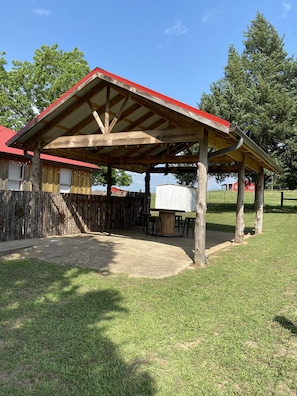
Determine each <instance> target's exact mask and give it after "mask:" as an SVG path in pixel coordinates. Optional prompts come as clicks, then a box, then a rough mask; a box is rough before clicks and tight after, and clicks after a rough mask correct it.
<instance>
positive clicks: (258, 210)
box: [255, 168, 264, 234]
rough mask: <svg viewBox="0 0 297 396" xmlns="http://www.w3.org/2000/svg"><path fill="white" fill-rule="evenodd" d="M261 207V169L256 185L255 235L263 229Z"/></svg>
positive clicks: (262, 189)
mask: <svg viewBox="0 0 297 396" xmlns="http://www.w3.org/2000/svg"><path fill="white" fill-rule="evenodd" d="M263 207H264V169H263V168H261V169H260V172H259V174H258V180H257V184H256V221H255V234H261V233H262V228H263Z"/></svg>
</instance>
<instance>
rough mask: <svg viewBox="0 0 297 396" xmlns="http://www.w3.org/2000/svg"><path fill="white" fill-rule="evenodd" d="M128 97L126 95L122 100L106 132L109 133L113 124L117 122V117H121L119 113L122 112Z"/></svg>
mask: <svg viewBox="0 0 297 396" xmlns="http://www.w3.org/2000/svg"><path fill="white" fill-rule="evenodd" d="M128 99H129V96H126V97H125V99H124V100H123V102H122V104H121V107H120V109H119V111H118V113H117V114H116V116H115V117H114V118H113V120H112V121H111V123H110V126H109V127H108V133H110V132H111V131H112V129H113V128H114V126H115V124H116V123H117V122H118V120H119V118H120V117H121V115H122V113H123V110H124V108H125V106H126V103H127V102H128Z"/></svg>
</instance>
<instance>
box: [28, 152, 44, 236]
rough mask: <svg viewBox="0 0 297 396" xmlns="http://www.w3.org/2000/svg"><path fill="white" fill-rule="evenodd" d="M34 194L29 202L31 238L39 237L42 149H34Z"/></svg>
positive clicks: (32, 180)
mask: <svg viewBox="0 0 297 396" xmlns="http://www.w3.org/2000/svg"><path fill="white" fill-rule="evenodd" d="M31 184H32V194H31V200H30V203H29V206H30V220H31V227H30V228H31V238H38V237H39V236H40V235H38V227H37V224H38V221H39V219H38V214H39V211H38V199H37V198H38V194H40V192H41V185H42V181H41V164H40V150H39V149H35V150H34V156H33V157H32V179H31Z"/></svg>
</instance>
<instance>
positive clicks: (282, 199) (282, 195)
mask: <svg viewBox="0 0 297 396" xmlns="http://www.w3.org/2000/svg"><path fill="white" fill-rule="evenodd" d="M283 206H284V192H283V191H281V208H282V207H283Z"/></svg>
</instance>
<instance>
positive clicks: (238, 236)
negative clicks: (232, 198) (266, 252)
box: [235, 162, 245, 243]
mask: <svg viewBox="0 0 297 396" xmlns="http://www.w3.org/2000/svg"><path fill="white" fill-rule="evenodd" d="M244 185H245V169H244V162H241V163H240V168H239V171H238V190H237V204H236V226H235V243H243V239H244Z"/></svg>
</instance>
